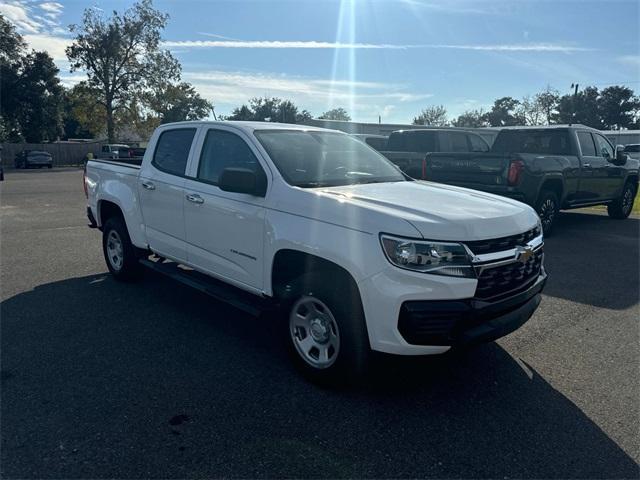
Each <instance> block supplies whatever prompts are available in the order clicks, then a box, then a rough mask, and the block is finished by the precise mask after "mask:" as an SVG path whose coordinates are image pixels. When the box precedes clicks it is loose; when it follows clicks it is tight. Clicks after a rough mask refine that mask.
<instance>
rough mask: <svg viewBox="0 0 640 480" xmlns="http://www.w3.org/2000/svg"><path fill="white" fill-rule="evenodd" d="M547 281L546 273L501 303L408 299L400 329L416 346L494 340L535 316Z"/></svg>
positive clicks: (464, 343)
mask: <svg viewBox="0 0 640 480" xmlns="http://www.w3.org/2000/svg"><path fill="white" fill-rule="evenodd" d="M546 281H547V275H546V274H545V273H544V272H542V273H541V274H540V275H539V276H538V277H537V279H536V280H535V281H534V282H533V283H532V284H531V285H530V286H528V287H525V289H523V290H522V291H520V292H519V293H517V294H516V295H513V296H510V297H508V298H505V299H503V300H500V301H497V302H485V301H482V300H477V299H467V300H442V301H432V302H429V301H409V302H405V303H403V305H402V307H401V309H400V315H399V319H398V330H399V332H400V334H401V335H402V337H403V338H404V339H405V340H406V341H407V342H408V343H410V344H413V345H447V346H466V345H470V344H474V343H480V342H488V341H492V340H495V339H497V338H500V337H503V336H505V335H507V334H509V333H511V332H513V331H514V330H517V329H518V328H520V327H521V326H522V325H523V324H524V323H525V322H526V321H527V320H529V318H531V315H533V312H535V310H536V309H537V308H538V305H539V304H540V299H541V295H540V293H541V292H542V289H543V288H544V285H545V283H546Z"/></svg>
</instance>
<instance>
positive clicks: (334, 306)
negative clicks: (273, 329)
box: [285, 277, 370, 385]
mask: <svg viewBox="0 0 640 480" xmlns="http://www.w3.org/2000/svg"><path fill="white" fill-rule="evenodd" d="M347 283H348V284H349V285H344V286H343V287H339V286H338V285H337V284H336V283H335V282H327V281H326V279H325V281H322V280H321V279H319V278H312V277H306V278H303V279H302V280H301V281H300V282H299V283H298V285H297V288H296V290H297V291H298V292H299V293H298V294H297V295H294V297H293V298H292V300H291V301H289V302H287V308H286V309H285V311H286V312H287V319H286V320H287V326H288V328H287V334H288V335H287V336H288V337H289V341H288V344H289V350H290V353H291V355H292V357H293V360H294V363H295V364H296V366H297V367H298V368H299V369H300V370H301V371H302V373H303V374H304V375H305V376H306V377H307V378H309V379H310V380H312V381H314V382H316V383H320V384H324V385H336V384H341V383H344V382H345V381H347V380H349V379H354V378H356V377H358V376H360V375H362V374H364V373H365V371H366V368H367V366H368V362H369V356H370V347H369V338H368V335H367V328H366V324H365V318H364V312H363V310H362V303H361V301H360V295H359V293H358V291H357V287H356V286H355V285H351V282H347Z"/></svg>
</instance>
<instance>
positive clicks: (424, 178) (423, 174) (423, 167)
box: [422, 157, 427, 180]
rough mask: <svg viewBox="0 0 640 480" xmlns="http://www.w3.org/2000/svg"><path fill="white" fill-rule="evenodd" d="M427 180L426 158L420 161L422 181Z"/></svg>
mask: <svg viewBox="0 0 640 480" xmlns="http://www.w3.org/2000/svg"><path fill="white" fill-rule="evenodd" d="M426 179H427V157H424V158H423V159H422V180H426Z"/></svg>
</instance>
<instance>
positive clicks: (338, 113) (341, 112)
mask: <svg viewBox="0 0 640 480" xmlns="http://www.w3.org/2000/svg"><path fill="white" fill-rule="evenodd" d="M318 118H319V119H321V120H342V121H343V122H350V121H351V116H350V115H349V114H348V113H347V111H346V110H345V109H344V108H342V107H338V108H332V109H331V110H327V111H326V112H324V113H323V114H322V115H320V116H319V117H318Z"/></svg>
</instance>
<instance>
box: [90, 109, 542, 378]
mask: <svg viewBox="0 0 640 480" xmlns="http://www.w3.org/2000/svg"><path fill="white" fill-rule="evenodd" d="M149 148H150V149H151V150H152V151H153V152H154V154H153V155H147V156H145V158H144V160H143V162H142V165H141V167H138V166H134V165H130V164H120V163H117V162H113V161H101V160H92V161H89V162H88V164H87V166H86V171H85V182H84V184H85V191H86V192H87V199H88V209H87V214H88V217H89V221H90V224H92V225H93V226H97V227H98V228H100V229H101V230H102V245H103V252H104V257H105V261H106V264H107V267H108V269H109V271H110V272H111V274H112V275H113V276H114V277H115V278H116V279H117V280H130V279H133V278H136V277H137V274H138V272H139V270H140V268H141V265H145V266H147V267H150V268H153V269H155V270H158V271H161V272H163V273H167V274H169V275H171V276H172V277H173V278H174V279H176V280H179V281H183V282H184V283H187V284H188V285H191V286H193V287H196V288H198V289H200V290H202V291H203V292H206V293H208V294H211V295H213V296H215V297H217V298H221V299H224V300H226V301H229V302H231V303H232V304H233V305H235V306H238V307H240V308H244V309H245V310H247V311H250V312H252V313H256V312H259V311H260V310H261V309H263V308H267V309H271V310H272V311H274V312H276V313H278V315H275V317H277V318H281V320H282V333H283V334H284V335H285V336H286V338H287V343H288V345H289V347H290V350H291V352H292V356H293V359H294V361H295V362H296V363H297V364H298V365H299V366H300V368H302V370H303V371H304V372H305V373H306V374H307V375H309V376H310V377H311V378H313V379H315V380H319V381H335V380H336V379H343V378H345V375H347V377H348V378H349V377H350V375H352V374H354V373H356V372H361V371H362V370H363V369H364V368H365V365H366V363H367V359H368V358H369V355H370V353H371V351H372V350H375V351H381V352H387V353H391V354H400V355H431V354H439V353H443V352H446V351H447V350H449V349H450V348H451V347H452V346H465V345H470V344H472V343H475V342H481V341H491V340H493V339H495V338H498V337H501V336H503V335H506V334H508V333H509V332H512V331H513V330H515V329H517V328H519V327H520V326H521V325H522V324H523V323H525V322H526V321H527V320H528V319H529V317H530V316H531V315H532V314H533V312H534V311H535V310H536V308H537V307H538V304H539V303H540V298H541V296H540V292H541V291H542V288H543V286H544V284H545V282H546V279H547V274H546V273H545V270H544V267H543V243H544V241H543V235H542V231H541V225H540V221H539V219H538V216H537V215H536V213H535V211H534V210H533V209H532V208H531V207H529V206H527V205H525V204H523V203H520V202H517V201H515V200H511V199H507V198H504V197H499V196H496V195H491V194H488V193H481V192H475V191H469V190H467V189H461V188H456V187H451V186H445V185H439V184H435V183H424V182H417V181H414V180H412V179H411V178H409V177H407V176H406V175H404V174H402V173H401V172H400V171H399V169H397V168H396V167H395V166H393V165H392V164H391V163H390V162H389V161H388V160H386V159H385V158H384V157H383V156H382V155H380V154H379V153H377V152H375V151H374V150H373V149H371V148H369V147H367V146H365V145H363V144H362V142H360V141H358V140H356V139H354V138H352V137H351V136H349V135H347V134H344V133H341V132H336V131H332V130H325V129H320V128H314V127H309V126H300V125H286V124H270V123H261V122H182V123H175V124H166V125H162V126H160V127H159V128H157V129H156V131H155V132H154V134H153V136H152V138H151V142H150V144H149ZM150 254H154V255H152V256H151V257H150V256H149V255H150ZM177 264H182V265H186V266H187V267H189V268H190V269H183V268H175V266H176V265H177ZM191 269H192V270H191Z"/></svg>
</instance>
